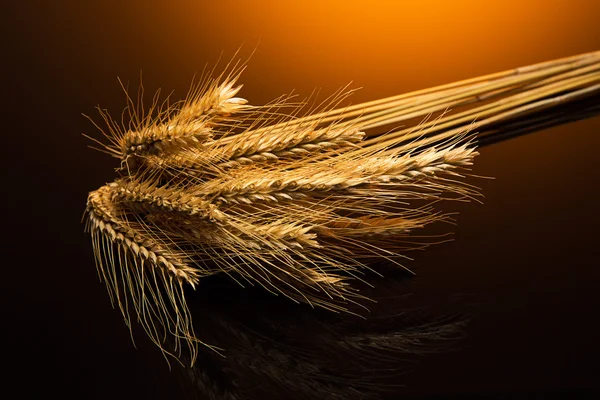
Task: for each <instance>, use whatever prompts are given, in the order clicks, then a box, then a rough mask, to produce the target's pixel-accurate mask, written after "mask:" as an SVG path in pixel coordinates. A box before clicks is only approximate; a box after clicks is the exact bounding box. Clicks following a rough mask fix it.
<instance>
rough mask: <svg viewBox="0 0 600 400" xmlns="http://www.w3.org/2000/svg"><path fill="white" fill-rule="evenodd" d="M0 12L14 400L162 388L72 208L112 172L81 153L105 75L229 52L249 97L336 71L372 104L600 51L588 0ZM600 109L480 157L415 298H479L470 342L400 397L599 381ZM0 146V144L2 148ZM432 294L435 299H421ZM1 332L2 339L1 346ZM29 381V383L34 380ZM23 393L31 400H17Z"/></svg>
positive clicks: (130, 5) (150, 5)
mask: <svg viewBox="0 0 600 400" xmlns="http://www.w3.org/2000/svg"><path fill="white" fill-rule="evenodd" d="M0 8H2V10H1V11H0V15H1V18H3V19H4V21H3V22H2V24H0V30H1V33H2V35H1V37H2V39H1V40H2V42H3V43H2V62H1V66H0V68H1V69H2V70H3V73H2V75H1V76H2V92H3V96H2V100H1V101H2V102H3V103H4V104H3V105H2V107H1V112H2V115H3V118H2V121H3V123H4V129H3V131H4V137H5V139H3V140H8V141H9V145H5V146H4V147H3V148H4V149H5V156H6V157H8V160H7V161H6V164H5V168H4V169H3V177H5V185H4V189H3V193H4V194H3V196H2V197H3V198H4V199H8V201H9V204H8V207H9V208H8V210H9V212H7V217H5V218H6V222H5V223H6V225H5V226H6V228H5V232H9V234H8V235H9V238H8V240H7V239H5V240H4V241H3V242H2V245H3V246H4V247H3V254H7V255H8V256H9V259H8V261H6V257H3V259H4V268H5V270H7V271H8V273H9V274H11V275H12V276H9V277H7V278H3V280H4V281H6V282H10V283H11V285H10V286H11V287H10V288H9V289H8V290H5V291H3V294H4V295H6V300H5V301H4V302H3V305H4V306H5V308H6V315H9V316H10V317H11V318H13V319H14V322H10V324H9V326H10V328H9V330H10V331H11V333H12V332H14V333H15V335H16V336H17V338H18V339H20V340H19V341H18V342H16V343H17V344H13V343H15V342H14V341H7V342H4V344H5V345H6V346H10V347H11V352H15V354H16V355H17V357H14V358H12V364H11V368H12V370H13V371H14V373H15V377H17V378H19V380H17V381H18V382H21V380H23V382H26V383H24V384H22V385H21V386H20V389H21V390H22V391H23V392H24V393H31V392H36V391H37V390H38V389H39V390H40V391H41V392H43V393H46V394H48V393H50V392H53V391H54V390H56V391H57V393H67V394H76V395H77V397H78V398H92V397H93V396H96V397H97V398H102V399H104V398H111V399H116V398H128V399H134V398H144V399H150V398H165V397H164V393H165V392H167V393H168V391H169V388H170V386H169V385H171V384H172V382H170V381H169V378H168V373H167V371H166V367H165V365H164V364H162V363H158V364H150V363H149V362H146V360H147V359H146V357H147V355H146V353H144V352H143V351H135V350H133V348H132V346H131V344H130V341H129V336H128V332H127V330H126V328H125V326H124V324H123V322H122V320H121V317H120V315H119V313H118V312H117V311H114V310H112V309H110V305H109V301H108V296H107V295H106V293H105V290H104V287H103V286H102V285H101V284H99V283H98V281H97V277H96V272H95V267H94V264H93V259H92V253H91V247H90V245H89V238H88V237H87V236H85V235H84V234H83V233H82V230H83V226H82V225H80V224H79V219H80V217H81V213H82V211H83V208H84V204H85V198H86V195H87V192H88V191H90V190H93V189H95V188H96V187H98V186H100V185H102V184H103V183H104V182H106V181H110V180H112V179H113V171H112V168H113V167H114V163H113V162H112V161H111V160H109V159H107V157H105V156H104V155H102V154H99V153H97V152H94V151H92V150H89V149H87V148H86V146H87V145H88V144H89V142H88V141H87V140H86V139H84V138H83V137H82V136H81V133H82V132H86V133H88V134H97V133H96V132H95V131H94V128H93V126H92V125H91V124H90V123H89V122H88V121H87V120H85V118H83V117H82V116H81V113H86V114H90V115H96V114H95V111H94V106H96V105H97V104H100V105H101V106H103V107H106V108H108V109H109V110H112V111H113V112H115V113H118V112H119V111H120V110H121V108H122V107H123V106H124V104H125V101H124V96H123V93H122V92H121V90H120V88H119V85H118V83H117V77H120V78H121V79H122V80H123V81H124V82H126V83H127V82H129V83H131V85H132V86H134V87H135V86H136V85H137V84H138V82H139V75H140V71H142V72H143V76H144V83H145V86H146V87H147V88H148V90H154V89H156V88H158V87H162V88H163V89H165V90H166V91H167V92H168V91H171V90H173V91H174V98H176V99H177V98H181V97H182V96H184V95H185V93H186V91H187V88H188V86H189V83H190V81H191V79H192V77H193V76H194V74H199V73H200V72H201V71H202V69H203V67H204V66H205V65H206V64H207V63H208V64H209V65H213V64H214V63H215V62H216V61H217V60H218V59H219V56H220V54H221V52H223V59H224V60H229V59H230V58H231V56H232V55H233V54H234V52H235V51H236V50H237V49H238V48H240V46H241V52H240V54H241V56H242V57H243V58H247V57H248V56H249V55H250V53H252V52H253V51H254V50H256V51H255V52H254V55H253V56H252V58H251V59H250V61H249V62H248V69H247V71H246V72H245V73H244V76H243V78H242V82H243V83H244V84H245V86H244V89H243V92H242V93H241V94H242V95H243V96H244V97H246V98H248V99H249V100H250V101H251V102H252V103H255V104H260V103H264V102H267V101H269V100H271V99H273V98H275V97H277V96H279V95H281V94H283V93H288V92H290V91H291V90H294V91H295V92H297V93H299V94H301V95H309V94H310V93H311V92H312V91H313V89H314V88H321V93H323V94H324V95H327V94H330V93H332V92H333V91H334V90H336V89H338V88H339V87H341V86H344V85H346V84H347V83H349V82H351V81H352V82H353V84H352V87H363V89H362V90H361V91H359V92H358V93H356V94H355V95H354V96H353V97H352V101H353V102H355V103H356V102H359V101H367V100H372V99H375V98H379V97H384V96H389V95H394V94H398V93H402V92H406V91H411V90H416V89H420V88H425V87H429V86H434V85H438V84H443V83H448V82H451V81H455V80H460V79H465V78H470V77H474V76H477V75H482V74H488V73H492V72H496V71H501V70H505V69H510V68H515V67H518V66H524V65H527V64H532V63H536V62H541V61H545V60H549V59H554V58H559V57H564V56H569V55H573V54H576V53H582V52H587V51H593V50H599V49H600V27H599V23H598V21H599V20H600V1H595V0H588V1H585V0H570V1H562V0H544V1H541V0H540V1H537V0H535V1H534V0H529V1H527V0H521V1H512V0H511V1H507V0H505V1H482V0H478V1H466V0H453V1H442V0H439V1H349V0H346V1H284V0H279V1H191V0H190V1H151V0H146V1H106V0H104V1H91V0H86V1H82V0H73V1H68V0H63V1H20V2H16V1H15V2H10V5H3V6H1V7H0ZM599 128H600V120H599V119H598V118H597V117H596V118H595V119H591V120H587V121H582V122H578V123H575V124H571V125H568V126H563V127H559V128H554V129H551V130H548V131H544V132H539V133H535V134H532V135H529V136H527V137H523V138H519V139H515V140H512V141H509V142H504V143H500V144H497V145H494V146H492V147H489V148H485V149H483V151H482V154H481V156H480V157H479V159H478V160H477V163H478V164H477V166H476V168H475V173H478V174H481V175H486V176H495V177H496V180H494V181H481V182H480V186H482V188H483V190H484V193H485V194H486V200H485V204H484V205H468V206H465V207H463V208H462V209H461V210H462V213H461V217H460V218H459V226H458V227H457V228H456V230H457V240H456V241H455V242H453V243H450V244H446V245H443V246H440V247H438V248H435V249H431V251H429V252H427V253H423V254H417V255H416V261H415V262H414V264H412V265H411V266H412V267H414V268H418V270H419V276H420V278H419V282H418V283H419V285H418V286H416V288H418V289H415V290H416V291H417V295H419V296H422V298H423V304H427V303H428V301H430V300H431V299H434V300H435V299H438V300H439V299H443V298H445V296H454V295H457V294H459V295H466V296H468V298H469V299H470V300H469V301H470V302H471V303H475V304H478V305H480V307H479V308H478V309H477V310H478V311H477V312H476V315H475V316H474V321H473V323H472V324H471V327H470V328H469V330H468V332H467V334H468V335H469V339H468V342H467V343H466V344H465V346H464V349H461V350H458V351H455V352H452V353H451V354H448V355H442V356H440V357H439V358H438V359H436V361H435V362H434V363H431V364H428V365H427V367H426V368H424V369H423V370H420V372H417V373H416V374H413V375H412V376H411V378H410V379H411V382H412V383H411V386H410V387H409V388H408V389H407V393H412V394H415V395H419V396H426V395H432V394H441V395H442V396H445V395H447V394H451V393H454V394H456V393H459V394H464V393H467V392H477V393H480V394H489V393H528V391H536V392H540V391H541V392H546V393H550V392H556V391H558V390H586V389H590V388H594V387H595V388H597V387H598V385H599V383H598V381H597V365H596V364H595V363H596V360H597V358H598V355H599V345H598V342H597V337H599V336H600V330H598V328H597V327H596V326H595V320H596V319H597V310H598V306H600V300H599V297H598V294H597V289H596V288H597V287H598V283H599V281H600V277H599V272H598V268H597V267H598V250H597V249H598V247H597V238H598V233H597V226H599V224H600V218H599V214H600V212H599V211H598V204H599V202H598V197H597V196H596V188H597V185H598V183H599V182H600V180H599V173H598V168H597V161H596V160H597V148H598V145H600V139H599V137H600V136H599V133H600V129H599ZM7 149H8V150H7ZM431 301H433V300H431ZM13 339H14V338H13ZM32 376H34V378H33V379H31V377H32ZM24 397H25V398H27V397H28V396H24Z"/></svg>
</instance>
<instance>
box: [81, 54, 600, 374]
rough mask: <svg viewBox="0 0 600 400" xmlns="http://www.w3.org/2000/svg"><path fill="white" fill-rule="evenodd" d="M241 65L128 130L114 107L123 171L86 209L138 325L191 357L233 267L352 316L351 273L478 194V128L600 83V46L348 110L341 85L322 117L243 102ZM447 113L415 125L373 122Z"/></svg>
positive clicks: (355, 298) (112, 138) (122, 303)
mask: <svg viewBox="0 0 600 400" xmlns="http://www.w3.org/2000/svg"><path fill="white" fill-rule="evenodd" d="M242 69H243V68H240V67H238V66H237V64H236V65H235V66H234V67H233V69H232V71H231V72H230V73H228V74H226V73H225V72H224V73H223V74H221V75H220V76H219V77H218V78H216V79H207V80H206V81H205V82H204V83H203V84H201V85H199V86H198V88H196V89H194V90H192V92H191V93H190V95H189V96H188V99H187V100H186V101H184V102H183V103H179V104H175V105H173V106H167V107H159V106H158V105H157V104H158V103H157V101H156V99H155V101H154V104H153V106H152V107H151V111H150V112H147V113H145V112H144V111H143V110H138V111H136V112H134V113H133V114H132V123H131V124H130V125H129V126H127V127H125V126H119V125H118V124H116V123H114V122H113V121H112V120H111V119H110V117H109V116H108V115H107V114H103V117H104V119H105V121H106V122H107V125H108V132H107V133H105V136H107V138H108V139H109V142H110V143H109V144H108V145H106V146H105V149H106V151H107V152H108V153H110V154H111V155H113V156H115V157H117V158H119V159H120V160H121V163H122V168H121V169H120V172H121V177H119V178H118V179H117V180H116V181H115V182H113V183H110V184H108V185H106V186H104V187H102V188H100V189H98V190H96V191H94V192H91V193H90V194H89V197H88V203H87V208H86V211H87V216H88V222H87V229H88V230H89V231H90V232H91V235H92V243H93V247H94V253H95V256H96V261H97V266H98V270H99V273H100V276H101V277H102V279H103V280H104V281H105V282H106V284H107V287H108V290H109V295H110V297H111V300H112V301H113V303H116V304H117V306H118V307H119V308H120V309H121V312H122V313H123V315H124V316H125V319H126V321H127V324H128V325H129V326H131V324H130V319H131V312H132V311H131V310H133V312H134V313H135V316H136V317H137V319H138V320H139V321H141V323H142V325H143V327H144V328H145V330H146V332H147V333H148V335H149V336H150V337H151V338H152V340H153V341H154V342H155V343H156V344H157V345H158V346H159V347H160V348H161V349H162V350H163V351H164V352H165V353H167V354H173V355H175V356H177V355H178V354H179V352H180V351H181V350H182V348H184V347H185V348H186V350H185V351H187V352H189V353H190V354H191V357H190V359H191V360H192V364H193V363H194V361H195V358H196V354H197V351H198V348H197V346H198V345H200V344H203V343H202V342H201V341H200V340H199V339H197V337H196V333H195V331H194V329H193V326H192V321H191V319H190V317H189V311H188V309H187V305H186V302H185V295H184V285H191V286H192V287H193V286H194V285H196V284H197V283H198V281H199V280H200V279H202V277H205V276H209V275H213V274H216V273H224V274H228V275H229V276H230V277H231V278H232V279H234V280H236V281H237V282H239V283H240V284H241V285H246V284H250V285H255V284H258V285H261V286H262V287H264V288H265V289H266V290H268V291H270V292H272V293H274V294H281V295H284V296H287V297H289V298H290V299H292V300H293V301H297V302H304V303H308V304H310V305H313V306H319V307H323V308H326V309H329V310H333V311H348V312H349V309H348V307H347V306H348V304H349V303H356V304H359V305H362V304H363V303H364V301H366V300H367V299H365V298H364V297H363V296H361V294H360V293H359V292H358V291H356V290H355V289H354V288H353V286H352V280H353V279H363V278H362V276H363V275H364V274H365V273H366V272H367V271H370V270H371V269H372V266H371V261H372V260H378V259H379V260H387V261H389V262H390V263H395V264H397V265H399V266H401V260H402V259H403V257H405V256H404V254H403V252H404V251H405V250H407V249H410V248H420V247H422V246H425V245H426V244H427V243H420V242H418V241H416V240H415V238H414V237H412V236H411V234H412V232H414V231H415V230H418V229H420V228H422V227H424V226H427V225H429V224H431V223H434V222H439V221H447V220H448V219H449V216H448V215H447V214H445V213H444V212H443V210H441V209H440V208H439V203H440V200H445V199H453V200H469V199H472V198H475V197H476V196H478V192H477V189H476V188H474V187H472V186H470V185H469V184H468V183H466V182H465V181H464V179H463V178H464V176H463V173H464V171H466V170H467V169H468V168H469V166H471V165H472V163H473V159H474V157H475V156H476V155H477V154H478V153H477V151H476V150H475V143H474V141H473V135H472V134H469V130H472V129H479V128H483V127H488V126H494V124H498V123H499V122H505V121H512V120H514V119H515V118H517V117H520V116H522V115H527V114H528V113H531V112H532V111H534V110H540V109H545V108H548V107H553V106H555V105H557V104H561V103H564V102H568V101H572V100H574V99H579V98H581V97H584V96H588V95H590V94H594V93H597V92H598V91H600V76H599V71H600V55H599V54H598V53H591V54H586V55H581V56H576V57H572V58H568V59H564V60H557V61H554V62H549V63H544V64H539V65H536V66H531V67H526V68H521V69H518V70H513V71H507V72H504V73H499V74H494V75H490V76H487V77H482V78H476V79H472V80H468V81H463V82H459V83H456V84H451V85H445V86H442V87H438V88H434V89H431V90H425V91H420V92H416V93H413V94H408V95H401V96H396V97H393V98H389V99H382V100H377V101H374V102H370V103H363V104H359V105H356V106H350V107H345V108H337V109H336V108H333V107H335V106H336V105H338V104H339V102H340V101H341V100H342V99H344V98H345V93H338V94H337V95H336V96H334V97H332V98H331V99H329V103H328V104H327V105H325V106H324V107H323V109H321V110H318V111H315V112H313V113H312V114H309V115H307V116H304V117H300V116H298V112H294V111H292V112H290V113H287V114H285V113H283V116H282V112H281V109H282V107H284V106H285V102H281V101H275V102H274V103H272V104H270V105H266V106H262V107H257V106H250V105H248V104H247V102H246V100H244V99H242V98H240V97H236V96H237V95H238V92H239V91H240V89H241V85H238V84H237V81H238V79H239V76H240V73H241V70H242ZM129 101H130V102H133V101H132V100H131V99H129ZM448 107H467V108H466V109H464V110H459V112H456V113H444V111H445V110H446V109H447V108H448ZM131 109H134V110H137V108H135V107H133V106H132V107H131ZM153 112H155V113H154V114H153ZM439 112H442V114H441V115H439V116H438V117H437V118H434V119H432V120H431V121H425V122H423V123H421V124H420V125H419V126H418V127H417V128H416V129H415V127H414V126H413V127H410V128H406V129H403V130H396V131H391V132H388V133H386V134H377V133H372V132H373V129H374V128H377V127H380V126H384V125H389V124H396V123H398V122H400V121H409V120H411V119H415V118H422V117H425V116H428V115H431V114H434V113H439ZM165 335H171V336H173V337H174V338H175V339H176V340H175V342H174V343H175V348H173V349H171V348H169V349H167V348H165V346H164V342H165ZM184 345H185V346H184ZM203 345H204V344H203Z"/></svg>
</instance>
